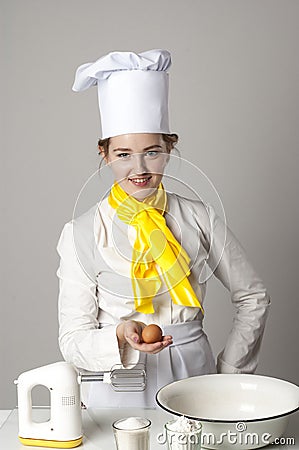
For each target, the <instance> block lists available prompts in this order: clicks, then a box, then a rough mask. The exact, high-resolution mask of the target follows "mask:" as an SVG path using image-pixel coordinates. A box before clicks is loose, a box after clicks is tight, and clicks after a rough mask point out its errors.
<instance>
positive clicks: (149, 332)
mask: <svg viewBox="0 0 299 450" xmlns="http://www.w3.org/2000/svg"><path fill="white" fill-rule="evenodd" d="M142 339H143V342H145V343H146V344H153V343H154V342H159V341H162V330H161V328H160V327H159V326H158V325H155V324H153V323H152V324H151V325H147V326H146V327H145V328H143V330H142Z"/></svg>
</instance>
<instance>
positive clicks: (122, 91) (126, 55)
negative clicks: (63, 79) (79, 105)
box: [72, 50, 171, 139]
mask: <svg viewBox="0 0 299 450" xmlns="http://www.w3.org/2000/svg"><path fill="white" fill-rule="evenodd" d="M170 65H171V56H170V53H169V52H168V51H167V50H149V51H146V52H143V53H140V54H136V53H133V52H112V53H109V54H108V55H106V56H103V57H102V58H100V59H98V60H97V61H95V62H94V63H87V64H83V65H82V66H80V67H78V69H77V71H76V76H75V82H74V85H73V88H72V89H73V91H76V92H78V91H84V90H85V89H88V88H89V87H91V86H94V85H96V84H97V85H98V99H99V108H100V115H101V124H102V139H104V138H107V137H112V136H118V135H121V134H127V133H170V130H169V119H168V73H167V72H166V71H167V69H168V68H169V67H170Z"/></svg>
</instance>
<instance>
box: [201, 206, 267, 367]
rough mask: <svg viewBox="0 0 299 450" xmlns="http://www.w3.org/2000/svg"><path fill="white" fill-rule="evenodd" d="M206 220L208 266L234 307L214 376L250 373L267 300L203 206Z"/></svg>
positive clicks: (233, 241) (237, 248)
mask: <svg viewBox="0 0 299 450" xmlns="http://www.w3.org/2000/svg"><path fill="white" fill-rule="evenodd" d="M206 207H207V212H208V216H209V222H210V226H209V231H208V234H209V236H208V241H209V258H208V261H207V262H208V265H209V267H210V269H211V270H212V271H213V272H214V275H215V276H216V277H217V278H218V279H219V280H220V281H221V282H222V284H223V285H224V286H225V287H226V288H227V289H228V290H229V291H230V294H231V301H232V303H233V305H234V306H235V315H234V317H233V326H232V329H231V331H230V333H229V336H228V339H227V342H226V345H225V347H224V348H223V350H222V351H221V352H220V353H219V355H218V357H217V372H218V373H254V372H255V370H256V368H257V364H258V356H259V352H260V346H261V341H262V337H263V333H264V328H265V323H266V319H267V316H268V311H269V306H270V304H271V301H270V297H269V295H268V293H267V291H266V289H265V287H264V285H263V282H262V280H261V279H260V278H259V276H258V274H257V273H256V272H255V270H254V269H253V267H252V265H251V263H250V262H249V260H248V258H247V256H246V253H245V250H244V248H243V247H242V245H241V244H240V242H239V241H238V240H237V238H236V237H235V236H234V234H233V233H232V231H231V230H230V228H229V227H228V226H227V225H226V224H225V223H224V222H223V220H222V219H221V218H220V217H219V216H218V215H217V214H216V213H215V211H214V209H213V207H212V206H211V205H206Z"/></svg>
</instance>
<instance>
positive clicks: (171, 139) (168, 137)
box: [98, 133, 179, 169]
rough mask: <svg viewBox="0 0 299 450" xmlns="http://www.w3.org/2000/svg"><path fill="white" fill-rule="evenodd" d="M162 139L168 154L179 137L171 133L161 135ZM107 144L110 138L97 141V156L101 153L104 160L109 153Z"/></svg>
mask: <svg viewBox="0 0 299 450" xmlns="http://www.w3.org/2000/svg"><path fill="white" fill-rule="evenodd" d="M162 139H163V141H164V142H165V143H166V150H167V152H168V153H170V152H171V150H172V149H173V148H174V146H175V145H176V144H177V142H178V140H179V137H178V135H177V134H175V133H172V134H165V133H162ZM109 144H110V138H106V139H99V141H98V149H99V150H100V152H99V155H100V154H101V151H103V152H104V158H107V156H108V152H109ZM104 158H103V159H102V161H101V163H100V165H99V169H100V168H101V165H102V163H103V161H104Z"/></svg>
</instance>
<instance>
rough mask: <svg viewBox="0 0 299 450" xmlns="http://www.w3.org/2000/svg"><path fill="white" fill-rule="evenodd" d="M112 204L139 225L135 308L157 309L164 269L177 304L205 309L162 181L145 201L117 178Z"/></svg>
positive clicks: (133, 276) (135, 250) (133, 267)
mask: <svg viewBox="0 0 299 450" xmlns="http://www.w3.org/2000/svg"><path fill="white" fill-rule="evenodd" d="M108 202H109V204H110V205H111V206H112V207H113V208H114V209H115V210H116V213H117V215H118V217H119V218H120V219H121V220H122V221H124V222H125V223H127V224H129V225H132V226H134V227H135V229H136V232H137V235H136V240H135V243H134V248H133V254H132V265H131V279H132V286H133V292H134V300H135V309H136V311H138V312H141V313H144V314H152V313H153V312H154V308H153V303H152V299H153V298H154V297H155V295H156V294H157V292H158V291H159V289H160V287H161V284H162V283H161V279H160V275H159V273H158V271H157V269H156V265H155V263H156V264H158V266H159V267H160V269H161V273H162V276H163V279H164V281H165V284H166V285H167V287H168V289H169V291H170V296H171V298H172V300H173V302H174V303H175V304H177V305H183V306H191V307H198V308H200V309H201V311H202V313H204V310H203V308H202V305H201V303H200V301H199V300H198V299H197V297H196V294H195V292H194V290H193V288H192V286H191V284H190V282H189V280H188V278H187V277H188V276H189V275H190V269H189V263H190V258H189V256H188V254H187V253H186V251H185V250H184V249H183V247H182V246H181V245H180V244H179V242H178V241H177V240H176V239H175V237H174V236H173V234H172V232H171V231H170V229H169V228H168V227H167V225H166V221H165V218H164V215H163V214H164V212H165V211H167V195H166V192H165V190H164V187H163V184H162V183H160V184H159V186H158V188H157V190H156V191H155V193H154V194H152V195H150V196H148V197H146V199H145V200H144V201H143V202H141V201H139V200H136V199H135V198H134V197H133V196H129V195H128V194H127V193H126V192H125V191H124V190H123V189H122V188H121V186H120V185H119V184H118V183H117V182H115V183H114V184H113V186H112V188H111V191H110V194H109V197H108Z"/></svg>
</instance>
